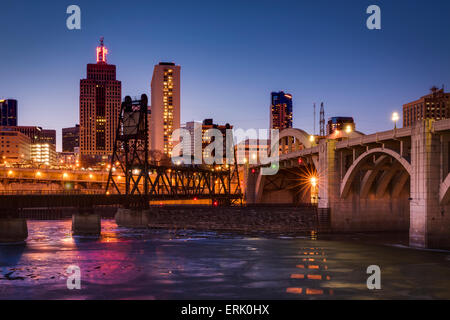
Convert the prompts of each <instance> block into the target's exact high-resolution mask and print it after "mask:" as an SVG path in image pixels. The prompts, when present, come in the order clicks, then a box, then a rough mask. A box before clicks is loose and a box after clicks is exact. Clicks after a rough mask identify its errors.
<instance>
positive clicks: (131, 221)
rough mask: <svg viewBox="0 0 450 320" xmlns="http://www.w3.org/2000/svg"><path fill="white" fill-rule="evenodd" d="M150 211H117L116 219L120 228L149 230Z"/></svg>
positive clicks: (124, 209)
mask: <svg viewBox="0 0 450 320" xmlns="http://www.w3.org/2000/svg"><path fill="white" fill-rule="evenodd" d="M149 214H150V210H149V209H127V208H119V209H117V212H116V215H115V219H116V223H117V225H118V226H121V227H126V228H147V227H148V224H149Z"/></svg>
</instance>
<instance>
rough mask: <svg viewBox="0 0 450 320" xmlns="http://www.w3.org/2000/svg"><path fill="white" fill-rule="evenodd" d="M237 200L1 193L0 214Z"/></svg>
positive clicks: (228, 197)
mask: <svg viewBox="0 0 450 320" xmlns="http://www.w3.org/2000/svg"><path fill="white" fill-rule="evenodd" d="M194 198H197V199H214V200H219V201H220V200H236V199H240V198H241V196H240V195H237V194H236V195H223V194H217V195H205V194H198V195H169V194H167V195H165V194H162V195H149V196H142V195H123V194H111V195H106V194H71V195H67V194H47V195H46V194H14V195H13V194H11V195H0V215H1V214H2V213H3V212H4V211H8V209H9V210H11V209H24V208H52V207H53V208H55V207H92V206H99V205H117V204H120V205H123V204H139V203H144V202H148V201H164V200H193V199H194Z"/></svg>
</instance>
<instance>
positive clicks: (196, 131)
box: [184, 119, 233, 163]
mask: <svg viewBox="0 0 450 320" xmlns="http://www.w3.org/2000/svg"><path fill="white" fill-rule="evenodd" d="M184 129H186V130H188V131H189V133H190V135H191V145H190V146H186V148H189V147H190V152H191V155H192V156H193V157H194V156H195V148H198V147H201V152H202V160H203V162H204V161H205V159H207V158H208V157H209V154H207V153H206V152H204V150H205V148H206V147H207V146H208V145H209V144H210V143H213V142H214V139H212V138H210V137H208V136H207V134H206V132H207V131H208V130H209V129H217V130H219V131H220V133H221V134H222V139H223V150H222V153H223V158H225V157H226V141H227V140H226V135H227V129H230V130H232V129H233V126H232V125H230V124H229V123H227V124H224V125H219V124H215V123H214V122H213V119H205V120H203V122H197V121H189V122H186V124H185V126H184ZM198 136H199V137H198ZM196 138H197V139H196ZM200 144H201V146H199V145H200ZM212 155H213V156H214V155H215V152H213V153H212ZM223 163H225V160H223Z"/></svg>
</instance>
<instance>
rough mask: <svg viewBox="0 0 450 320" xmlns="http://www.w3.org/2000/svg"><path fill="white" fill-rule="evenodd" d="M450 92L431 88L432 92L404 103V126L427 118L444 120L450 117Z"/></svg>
mask: <svg viewBox="0 0 450 320" xmlns="http://www.w3.org/2000/svg"><path fill="white" fill-rule="evenodd" d="M449 108H450V93H445V92H444V89H438V88H436V87H433V88H431V93H430V94H428V95H426V96H423V97H421V98H420V99H418V100H416V101H413V102H410V103H407V104H404V105H403V126H404V127H410V126H412V125H413V124H414V123H415V122H416V121H420V120H425V119H434V120H442V119H446V118H449V117H450V109H449Z"/></svg>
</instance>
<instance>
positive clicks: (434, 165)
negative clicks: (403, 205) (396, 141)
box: [409, 121, 450, 248]
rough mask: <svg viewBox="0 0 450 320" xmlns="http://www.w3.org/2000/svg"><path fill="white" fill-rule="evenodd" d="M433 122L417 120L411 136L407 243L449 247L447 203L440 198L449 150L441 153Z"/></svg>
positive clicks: (423, 246)
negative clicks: (419, 121)
mask: <svg viewBox="0 0 450 320" xmlns="http://www.w3.org/2000/svg"><path fill="white" fill-rule="evenodd" d="M432 125H433V123H432V121H424V122H423V123H419V124H418V125H416V126H415V127H414V128H413V131H412V135H411V142H412V144H411V149H412V150H411V167H412V170H411V171H412V172H411V199H410V230H409V239H410V246H413V247H421V248H450V205H448V204H441V203H440V199H439V187H440V184H441V179H442V178H441V169H442V167H443V166H444V163H448V159H446V158H448V151H447V154H445V153H444V152H442V151H443V149H441V147H442V146H441V141H440V136H439V135H438V134H435V133H434V132H433V130H432ZM445 156H446V157H445ZM444 172H445V171H444Z"/></svg>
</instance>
